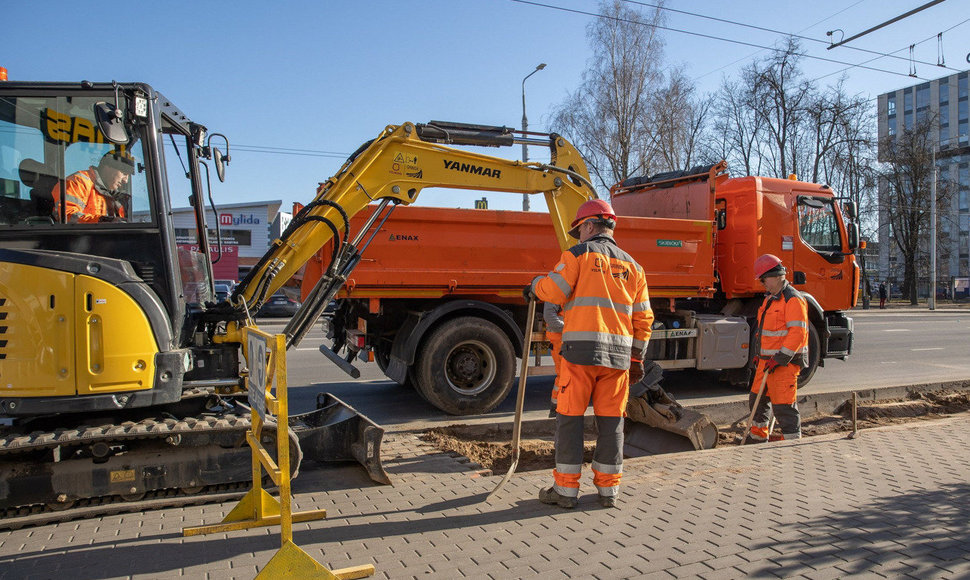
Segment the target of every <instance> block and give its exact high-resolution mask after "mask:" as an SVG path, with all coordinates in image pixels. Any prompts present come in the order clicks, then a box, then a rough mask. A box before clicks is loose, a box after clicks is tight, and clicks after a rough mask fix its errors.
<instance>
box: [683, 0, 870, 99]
mask: <svg viewBox="0 0 970 580" xmlns="http://www.w3.org/2000/svg"><path fill="white" fill-rule="evenodd" d="M865 1H866V0H856V2H854V3H852V4H849V5H848V6H846V7H844V8H842V10H839V11H838V12H836V13H835V14H831V15H829V16H826V17H825V18H822V19H821V20H818V21H816V22H813V23H812V24H809V25H808V26H806V27H805V28H802V29H801V30H799V31H798V32H799V33H802V32H805V31H806V30H811V29H812V28H815V27H816V26H818V25H819V24H822V23H823V22H825V21H826V20H830V19H832V18H835V17H836V16H838V15H839V14H842V13H843V12H846V11H848V10H851V9H852V8H855V7H856V6H858V5H859V4H862V3H863V2H865ZM772 50H775V49H772ZM760 52H762V51H760V50H758V51H755V52H752V53H751V54H749V55H747V56H745V57H742V58H739V59H737V60H735V61H734V62H729V63H727V64H725V65H723V66H719V67H718V68H716V69H714V70H711V71H708V72H706V73H704V74H702V75H700V76H698V77H695V78H694V79H693V80H694V81H695V82H696V81H699V80H700V79H702V78H704V77H706V76H708V75H712V74H714V73H716V72H720V71H722V70H724V69H726V68H730V67H732V66H734V65H736V64H738V63H739V62H744V61H746V60H748V59H749V58H751V57H753V56H755V55H756V54H758V53H760Z"/></svg>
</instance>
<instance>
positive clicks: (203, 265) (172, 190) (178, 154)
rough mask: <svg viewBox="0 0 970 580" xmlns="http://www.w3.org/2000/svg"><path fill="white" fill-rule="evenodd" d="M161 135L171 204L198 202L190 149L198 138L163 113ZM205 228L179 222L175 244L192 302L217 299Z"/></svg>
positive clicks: (187, 299) (184, 292) (187, 297)
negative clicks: (204, 239) (202, 237)
mask: <svg viewBox="0 0 970 580" xmlns="http://www.w3.org/2000/svg"><path fill="white" fill-rule="evenodd" d="M161 126H162V136H163V139H164V145H165V147H164V150H165V172H166V174H167V175H168V187H169V196H170V197H171V199H172V205H173V206H175V207H179V206H181V207H184V206H185V205H190V206H191V205H195V202H193V199H194V194H193V184H192V179H191V177H190V175H191V172H190V171H189V163H191V159H190V154H189V152H190V151H191V150H192V148H193V147H198V144H197V143H195V142H194V139H195V137H193V136H192V135H191V134H188V133H186V132H185V131H184V129H183V128H182V127H181V126H180V125H178V124H177V123H173V122H172V121H170V120H169V119H168V118H167V117H166V116H165V115H162V125H161ZM204 230H205V225H204V224H199V223H192V222H189V223H176V224H175V229H174V231H175V244H176V246H177V249H178V254H177V255H178V266H179V275H180V277H181V279H182V295H183V297H184V300H185V302H187V303H189V304H204V303H206V302H211V301H212V300H213V299H214V296H213V292H212V289H213V286H212V283H211V280H210V279H209V272H210V265H209V263H208V262H209V260H208V257H207V256H206V255H205V253H204V252H203V251H202V244H201V242H200V239H199V238H200V236H199V232H201V231H204Z"/></svg>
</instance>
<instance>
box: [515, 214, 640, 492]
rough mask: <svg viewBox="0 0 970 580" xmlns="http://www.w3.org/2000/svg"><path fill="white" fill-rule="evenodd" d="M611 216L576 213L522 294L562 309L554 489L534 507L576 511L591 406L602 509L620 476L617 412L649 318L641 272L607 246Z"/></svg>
mask: <svg viewBox="0 0 970 580" xmlns="http://www.w3.org/2000/svg"><path fill="white" fill-rule="evenodd" d="M615 227H616V214H615V213H614V212H613V208H612V207H610V204H608V203H606V202H605V201H603V200H599V199H594V200H590V201H587V202H586V203H584V204H583V205H581V206H580V208H579V211H577V212H576V219H575V220H574V221H573V223H572V229H571V230H570V232H569V235H571V236H573V237H574V238H577V239H579V244H577V245H575V246H573V247H572V248H570V249H569V250H567V251H565V252H563V254H562V256H561V257H560V259H559V263H557V264H556V266H555V267H554V268H553V270H552V272H550V273H549V274H548V275H546V276H539V277H537V278H536V279H535V280H533V281H532V284H530V285H529V286H527V287H526V288H525V291H524V294H525V295H526V298H527V299H532V298H537V299H539V300H542V301H544V302H551V303H554V304H558V305H560V306H562V312H563V332H562V347H561V350H560V353H561V355H562V362H561V366H560V375H559V377H558V379H557V384H558V385H559V397H558V402H557V405H556V411H557V415H556V445H555V447H556V467H555V469H554V470H553V478H554V481H555V483H554V485H553V486H552V487H550V488H548V489H543V490H542V491H540V492H539V501H541V502H543V503H548V504H556V505H558V506H560V507H563V508H573V507H576V504H577V503H578V497H579V478H580V471H581V469H582V465H583V415H584V414H585V413H586V407H588V406H589V403H590V400H592V402H593V413H594V415H595V416H596V424H597V427H598V431H599V435H598V437H597V439H596V450H595V452H594V454H593V484H594V485H595V486H596V490H597V492H598V496H599V503H600V505H602V506H603V507H613V506H614V505H615V504H616V496H617V494H618V492H619V488H620V477H621V474H622V471H623V413H624V411H625V409H626V404H627V398H628V396H629V385H630V383H636V382H638V381H639V380H640V379H641V378H642V377H643V357H644V354H645V352H646V349H647V341H648V340H649V339H650V327H651V324H652V322H653V312H652V311H651V309H650V301H649V297H648V295H647V282H646V278H645V276H644V273H643V268H641V267H640V265H639V264H637V263H636V261H635V260H634V259H633V258H632V257H630V255H629V254H627V253H626V252H624V251H623V250H621V249H620V247H619V246H618V245H617V244H616V242H615V241H614V240H613V230H614V228H615Z"/></svg>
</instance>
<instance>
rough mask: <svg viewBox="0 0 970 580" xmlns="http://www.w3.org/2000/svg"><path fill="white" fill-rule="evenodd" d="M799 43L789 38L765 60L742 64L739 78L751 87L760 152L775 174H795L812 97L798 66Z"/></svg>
mask: <svg viewBox="0 0 970 580" xmlns="http://www.w3.org/2000/svg"><path fill="white" fill-rule="evenodd" d="M800 57H801V55H800V54H799V52H798V42H797V41H796V40H795V39H794V38H792V37H789V38H788V40H787V43H786V45H785V47H784V48H783V49H781V50H777V51H775V52H773V53H772V54H771V55H770V56H769V57H768V58H767V59H765V60H764V61H758V62H754V63H752V64H751V65H749V66H747V67H745V69H744V72H743V74H742V79H743V80H744V82H746V83H747V85H748V86H750V87H751V98H750V101H749V102H750V103H751V104H752V106H753V107H754V114H755V120H756V122H757V123H758V124H759V126H760V128H761V130H762V131H763V132H764V135H765V137H766V138H765V140H764V141H762V147H761V151H762V154H763V155H764V156H765V157H767V158H768V159H770V160H771V165H770V167H771V169H772V171H773V173H774V174H775V175H776V176H778V177H786V176H788V174H789V173H798V171H799V170H800V167H799V148H798V146H797V145H798V144H799V141H800V140H801V139H803V137H802V132H803V131H804V123H803V121H804V116H805V108H806V106H807V104H808V103H809V102H810V101H811V99H812V96H813V89H812V86H811V85H810V84H809V83H808V82H807V81H806V80H804V79H803V78H802V75H801V71H800V69H799V67H798V61H799V58H800Z"/></svg>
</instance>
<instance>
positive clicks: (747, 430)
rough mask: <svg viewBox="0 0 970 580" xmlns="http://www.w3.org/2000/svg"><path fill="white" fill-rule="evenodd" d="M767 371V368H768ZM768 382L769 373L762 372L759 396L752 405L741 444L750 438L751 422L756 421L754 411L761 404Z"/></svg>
mask: <svg viewBox="0 0 970 580" xmlns="http://www.w3.org/2000/svg"><path fill="white" fill-rule="evenodd" d="M766 371H767V369H766ZM767 384H768V373H767V372H764V373H762V377H761V386H760V387H758V396H757V397H755V398H754V405H752V407H751V413H750V414H749V415H748V424H747V426H746V427H745V428H744V433H743V434H742V435H741V445H744V441H745V440H746V439H747V438H748V434H749V433H751V422H752V421H754V412H755V411H756V410H757V409H758V405H759V404H761V395H763V394H764V392H765V385H767Z"/></svg>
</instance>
